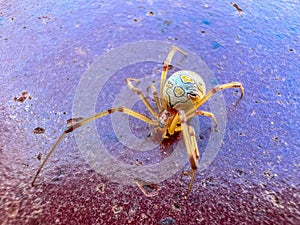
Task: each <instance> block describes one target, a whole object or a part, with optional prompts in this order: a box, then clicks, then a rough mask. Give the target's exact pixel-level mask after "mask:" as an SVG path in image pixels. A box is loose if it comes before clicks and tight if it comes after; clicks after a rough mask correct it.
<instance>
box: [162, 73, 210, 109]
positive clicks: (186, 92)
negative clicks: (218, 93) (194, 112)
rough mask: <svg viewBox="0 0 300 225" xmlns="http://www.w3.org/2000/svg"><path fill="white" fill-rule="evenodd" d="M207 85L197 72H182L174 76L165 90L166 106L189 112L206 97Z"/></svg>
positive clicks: (166, 84) (167, 83)
mask: <svg viewBox="0 0 300 225" xmlns="http://www.w3.org/2000/svg"><path fill="white" fill-rule="evenodd" d="M205 93H206V90H205V83H204V81H203V79H202V78H201V77H200V76H199V75H198V74H197V73H195V72H193V71H189V70H181V71H178V72H176V73H174V74H172V75H171V76H170V77H169V78H168V79H167V81H166V83H165V85H164V88H163V98H164V101H165V104H166V105H167V106H168V107H170V108H172V109H175V110H184V111H187V110H189V109H191V108H193V106H194V105H195V104H197V102H199V101H200V100H201V99H202V98H203V96H204V95H205Z"/></svg>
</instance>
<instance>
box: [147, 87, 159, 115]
mask: <svg viewBox="0 0 300 225" xmlns="http://www.w3.org/2000/svg"><path fill="white" fill-rule="evenodd" d="M149 89H151V91H152V94H153V96H154V100H155V104H156V107H157V110H158V112H160V111H161V104H160V101H159V98H158V93H157V90H156V87H155V86H154V85H153V84H150V85H149V87H148V89H147V90H149Z"/></svg>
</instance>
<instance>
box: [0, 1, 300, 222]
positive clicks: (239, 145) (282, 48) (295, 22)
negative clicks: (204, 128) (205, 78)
mask: <svg viewBox="0 0 300 225" xmlns="http://www.w3.org/2000/svg"><path fill="white" fill-rule="evenodd" d="M186 2H188V3H186ZM234 3H236V4H237V5H235V4H234ZM299 4H300V3H299V1H275V3H273V2H272V3H271V1H268V2H266V3H264V2H263V1H257V2H255V1H253V2H252V1H236V2H232V3H231V2H229V1H227V2H224V1H217V2H216V1H205V2H204V3H203V2H202V3H198V1H176V3H172V2H171V1H157V2H156V1H127V2H125V1H119V2H118V3H111V2H105V1H100V2H93V1H84V2H83V1H76V2H73V3H72V4H70V3H68V1H51V0H47V1H43V2H40V3H36V1H32V2H29V1H22V2H21V1H2V2H1V4H0V62H1V65H0V97H1V106H0V131H1V135H0V223H1V224H130V223H131V224H300V212H299V210H300V206H299V202H300V197H299V192H300V190H299V181H300V178H299V177H300V174H299V161H300V156H299V146H300V143H299V121H300V117H299V112H298V111H299V92H300V90H299V77H300V72H299V60H300V55H299V52H300V44H299V43H300V42H299V38H300V32H299V29H300V25H299V23H300V22H299V21H300V16H299V15H300V14H299V10H300V8H299ZM241 10H242V11H241ZM141 40H161V41H170V42H173V43H174V44H175V45H179V46H184V47H185V48H187V49H190V50H191V51H193V52H194V53H196V54H198V55H199V56H200V57H201V58H202V59H203V60H204V61H205V62H206V63H207V65H208V66H209V67H210V69H211V70H212V71H213V72H214V74H215V76H216V78H217V79H218V81H219V83H226V82H229V81H240V82H242V83H243V85H244V87H245V97H244V98H243V99H242V101H240V103H239V105H238V106H233V105H232V103H234V102H235V101H236V99H237V97H236V92H235V90H228V91H224V96H225V102H226V104H227V106H228V107H227V110H228V112H227V117H228V124H227V130H226V134H225V138H224V144H223V146H222V149H221V151H220V152H219V154H218V156H217V157H216V159H215V161H214V163H213V164H211V165H210V167H209V168H208V169H207V170H206V171H204V172H203V173H197V177H196V180H195V183H194V187H193V189H192V192H191V193H190V195H189V197H188V199H187V200H183V199H182V198H181V194H182V193H183V192H184V191H185V190H186V187H187V184H188V181H187V179H181V174H180V173H178V174H177V175H176V176H174V177H171V178H170V179H168V180H166V181H164V182H163V183H161V184H159V186H160V187H159V188H160V189H159V193H158V195H156V196H154V197H151V198H149V197H146V196H144V194H143V193H142V192H141V191H140V190H139V189H138V188H137V187H130V186H123V185H120V184H116V183H111V182H109V181H108V180H106V179H105V178H104V177H102V176H101V175H99V174H97V173H95V172H94V171H93V170H92V169H91V168H90V166H89V165H88V164H86V163H85V160H84V159H83V157H82V156H81V153H80V151H79V149H78V148H77V146H76V142H75V140H74V138H73V136H72V135H69V136H68V137H67V138H66V139H65V141H64V143H63V144H62V145H61V146H60V147H59V148H58V150H57V151H56V153H55V154H54V155H53V156H52V157H51V159H50V161H49V163H48V164H47V166H46V167H45V169H44V170H43V171H42V174H41V176H40V177H39V179H38V181H37V183H38V185H37V186H36V187H34V188H32V187H31V186H30V182H31V180H32V176H33V174H34V173H35V172H36V170H37V167H38V165H39V164H40V161H39V160H38V155H39V153H42V155H43V156H44V155H45V153H46V152H48V151H49V149H50V147H51V146H52V145H53V144H54V142H55V140H56V138H57V136H58V135H59V133H60V132H61V131H62V130H63V128H64V126H65V122H66V120H67V119H69V118H70V117H72V104H73V97H74V92H75V90H76V86H77V84H78V82H79V80H80V77H81V75H82V74H83V73H84V71H86V69H87V67H88V65H89V64H91V63H92V62H93V61H94V60H95V59H96V58H97V57H98V56H100V55H102V54H104V53H106V52H107V51H109V50H111V49H114V48H115V47H117V46H120V45H123V44H126V43H130V42H134V41H141ZM126 77H128V75H127V74H123V77H120V80H121V81H122V82H123V80H124V78H126ZM111 85H112V87H113V88H118V87H119V86H120V85H123V83H122V84H121V83H113V84H111ZM22 91H27V92H28V94H27V95H25V96H26V99H25V100H24V99H23V100H24V101H23V102H21V101H18V100H22V98H21V99H20V97H22ZM107 95H108V96H109V93H107ZM28 96H30V97H28ZM15 97H16V98H15ZM101 99H102V98H101ZM99 104H100V103H99ZM99 104H98V105H99ZM109 104H110V102H109V101H107V102H101V108H102V107H105V106H106V105H107V106H109ZM37 127H41V128H44V129H45V133H43V134H36V133H34V129H35V128H37ZM87 135H88V134H87ZM205 137H206V135H205V133H204V137H202V138H203V139H205Z"/></svg>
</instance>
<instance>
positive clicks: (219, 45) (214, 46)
mask: <svg viewBox="0 0 300 225" xmlns="http://www.w3.org/2000/svg"><path fill="white" fill-rule="evenodd" d="M212 47H213V49H217V48H220V47H223V46H222V45H221V44H220V43H219V42H216V41H214V42H213V43H212Z"/></svg>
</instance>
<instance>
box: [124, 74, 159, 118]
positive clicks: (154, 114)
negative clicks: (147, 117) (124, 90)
mask: <svg viewBox="0 0 300 225" xmlns="http://www.w3.org/2000/svg"><path fill="white" fill-rule="evenodd" d="M132 82H136V84H138V83H139V82H140V81H139V80H138V79H135V78H127V79H126V83H127V86H128V87H129V89H130V90H131V91H133V92H135V93H137V95H138V96H139V97H140V99H141V100H142V101H143V103H144V105H145V106H146V107H147V109H148V110H149V111H150V112H151V114H152V115H153V116H154V117H155V118H157V117H158V115H157V113H156V112H155V110H154V109H153V107H152V106H151V105H150V103H149V102H148V101H147V99H146V98H145V96H144V94H143V92H142V91H141V90H140V89H138V88H137V87H135V86H134V85H133V83H132ZM157 98H158V97H157Z"/></svg>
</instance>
